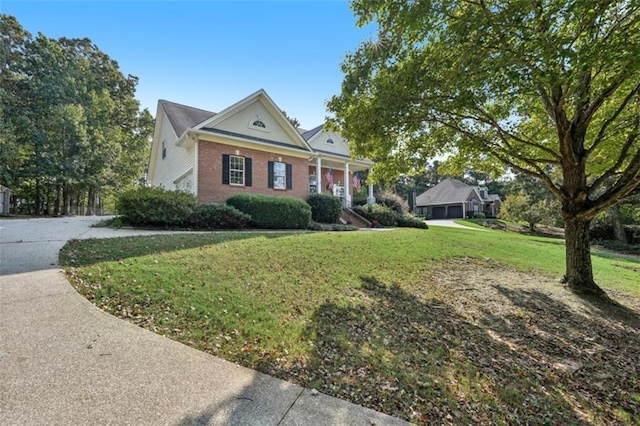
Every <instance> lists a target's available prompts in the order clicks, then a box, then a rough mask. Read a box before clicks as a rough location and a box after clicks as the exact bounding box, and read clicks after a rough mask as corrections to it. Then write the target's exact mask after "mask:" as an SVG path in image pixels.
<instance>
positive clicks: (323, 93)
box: [0, 0, 372, 129]
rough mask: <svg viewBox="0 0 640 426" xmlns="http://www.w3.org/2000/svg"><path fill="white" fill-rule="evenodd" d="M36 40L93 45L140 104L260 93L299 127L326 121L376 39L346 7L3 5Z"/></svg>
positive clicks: (14, 1)
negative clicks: (365, 44) (354, 59)
mask: <svg viewBox="0 0 640 426" xmlns="http://www.w3.org/2000/svg"><path fill="white" fill-rule="evenodd" d="M0 12H1V13H5V14H9V15H13V16H15V17H16V18H17V19H18V21H19V22H20V23H21V24H22V26H23V27H24V28H25V29H26V30H27V31H29V32H31V33H32V34H34V35H35V34H37V33H38V32H42V33H43V34H44V35H46V36H48V37H51V38H58V37H62V36H65V37H78V38H81V37H88V38H90V39H91V40H92V41H93V42H94V43H95V44H96V45H97V46H98V47H99V48H100V49H101V50H102V51H103V52H105V53H107V54H108V55H109V56H110V57H111V58H113V59H115V60H117V61H118V63H119V64H120V69H121V71H122V72H123V73H124V74H132V75H135V76H137V77H138V78H139V79H140V82H139V84H138V90H137V98H138V100H140V103H141V105H142V107H146V108H149V110H150V111H151V113H152V114H153V115H154V116H155V112H156V104H157V101H158V99H167V100H170V101H174V102H179V103H183V104H187V105H190V106H195V107H199V108H203V109H208V110H212V111H219V110H222V109H223V108H226V107H227V106H229V105H231V104H233V103H235V102H237V101H239V100H240V99H242V98H244V97H245V96H247V95H249V94H251V93H253V92H254V91H256V90H258V89H260V88H264V89H265V90H266V91H267V93H269V95H270V96H271V98H272V99H273V100H274V101H275V102H276V103H277V104H278V106H279V107H280V108H282V109H284V110H285V111H286V112H287V113H288V114H289V115H290V116H294V117H296V118H298V120H299V121H300V123H301V125H302V127H305V128H307V129H309V128H312V127H314V126H316V125H318V124H321V123H322V122H323V121H324V118H325V116H326V114H327V112H326V109H325V103H326V101H327V100H328V99H329V98H330V97H331V96H332V95H334V94H338V93H339V92H340V84H341V82H342V73H341V72H340V63H341V62H342V60H343V58H344V56H345V54H346V53H347V51H352V50H354V49H355V48H356V46H357V45H358V44H359V43H360V42H361V41H362V40H365V39H368V38H369V37H370V36H371V33H372V29H371V27H369V28H365V29H358V28H357V27H356V18H355V17H354V15H353V12H352V11H351V9H349V6H348V2H347V1H346V0H342V1H341V0H333V1H329V0H325V1H305V0H298V1H293V0H290V1H270V0H262V1H213V0H210V1H205V0H200V1H166V0H165V1H150V0H146V1H69V0H67V1H33V0H0Z"/></svg>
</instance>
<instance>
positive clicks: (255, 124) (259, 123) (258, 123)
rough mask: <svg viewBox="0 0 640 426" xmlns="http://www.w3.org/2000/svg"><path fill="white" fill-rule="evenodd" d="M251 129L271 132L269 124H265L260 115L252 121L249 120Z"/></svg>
mask: <svg viewBox="0 0 640 426" xmlns="http://www.w3.org/2000/svg"><path fill="white" fill-rule="evenodd" d="M249 128H250V129H255V130H260V131H263V132H268V131H269V129H268V128H267V124H266V123H265V122H264V120H263V119H262V116H260V115H256V116H255V117H253V118H252V119H251V120H249Z"/></svg>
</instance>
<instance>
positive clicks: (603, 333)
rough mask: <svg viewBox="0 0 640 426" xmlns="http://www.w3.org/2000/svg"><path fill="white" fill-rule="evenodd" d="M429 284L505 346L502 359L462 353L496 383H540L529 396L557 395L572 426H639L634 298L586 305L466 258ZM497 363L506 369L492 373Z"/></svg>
mask: <svg viewBox="0 0 640 426" xmlns="http://www.w3.org/2000/svg"><path fill="white" fill-rule="evenodd" d="M430 280H431V282H432V283H433V284H434V285H435V286H436V287H438V289H439V293H440V294H442V295H443V302H444V303H445V304H446V305H448V306H449V307H450V308H451V309H452V310H453V312H455V314H456V315H459V316H460V317H461V318H465V319H466V320H467V321H468V322H469V323H471V324H474V325H477V326H478V327H481V328H482V329H484V331H485V333H486V336H488V337H489V338H490V339H493V340H494V341H495V342H497V343H499V344H500V345H503V348H504V353H495V352H493V351H487V350H486V348H479V347H477V346H474V345H465V347H464V351H462V353H464V355H465V357H467V358H468V359H471V360H473V363H474V364H475V365H477V366H482V365H483V364H484V363H486V358H487V356H491V357H492V364H493V367H492V368H487V369H485V370H484V372H485V374H488V375H494V376H495V377H494V379H495V382H496V383H500V382H501V381H503V380H504V379H505V375H506V374H505V372H506V371H508V370H513V369H514V368H515V369H516V370H519V371H521V372H522V379H523V380H531V379H534V380H533V382H536V383H538V384H537V385H532V387H531V395H535V394H537V393H539V392H543V393H547V394H548V393H549V391H551V393H554V392H557V394H558V395H557V396H558V397H560V398H559V399H562V400H564V403H566V404H567V405H568V406H569V407H571V408H572V410H573V414H574V415H576V418H574V420H579V421H580V422H584V423H588V424H638V423H637V422H640V350H638V348H640V315H639V313H640V300H639V299H638V298H637V297H634V296H631V295H628V294H625V293H621V292H613V291H609V292H608V293H609V296H610V297H611V298H612V299H614V300H615V302H616V304H613V305H612V304H611V303H610V302H608V301H604V300H601V299H585V298H581V297H578V296H576V295H575V294H573V293H572V292H570V291H569V290H568V288H567V287H565V286H564V285H562V284H560V283H559V282H558V281H556V280H554V279H552V278H549V277H545V276H541V275H533V274H528V273H523V272H520V271H517V270H514V269H510V268H507V267H505V266H502V265H499V264H496V263H493V262H489V261H482V260H477V259H468V258H463V259H449V260H448V261H447V262H446V264H441V265H438V266H437V267H436V268H434V269H432V270H431V271H430ZM492 352H493V353H492ZM500 364H503V365H508V368H505V369H499V368H497V369H496V368H495V367H497V366H498V365H500ZM504 385H505V386H509V384H508V383H504ZM525 399H526V398H525ZM556 420H558V419H557V418H556ZM567 420H568V419H567ZM536 423H537V422H536Z"/></svg>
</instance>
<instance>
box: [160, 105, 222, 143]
mask: <svg viewBox="0 0 640 426" xmlns="http://www.w3.org/2000/svg"><path fill="white" fill-rule="evenodd" d="M158 102H159V103H160V105H162V108H163V109H164V112H165V113H166V114H167V118H168V119H169V123H171V127H173V131H174V132H176V135H177V136H178V137H180V136H181V135H182V134H183V133H184V132H185V131H187V130H188V129H190V128H192V127H193V126H195V125H196V124H200V123H202V122H203V121H205V120H207V119H209V118H211V117H213V116H214V115H216V113H215V112H211V111H206V110H204V109H200V108H194V107H190V106H187V105H182V104H177V103H175V102H169V101H165V100H164V99H160V100H159V101H158Z"/></svg>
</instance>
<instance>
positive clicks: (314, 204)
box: [307, 194, 342, 223]
mask: <svg viewBox="0 0 640 426" xmlns="http://www.w3.org/2000/svg"><path fill="white" fill-rule="evenodd" d="M307 203H309V205H310V206H311V220H314V221H316V222H320V223H336V222H337V221H338V219H339V218H340V215H341V214H342V204H341V202H340V198H338V197H334V196H333V195H329V194H311V195H310V196H309V198H308V199H307Z"/></svg>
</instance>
